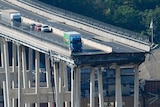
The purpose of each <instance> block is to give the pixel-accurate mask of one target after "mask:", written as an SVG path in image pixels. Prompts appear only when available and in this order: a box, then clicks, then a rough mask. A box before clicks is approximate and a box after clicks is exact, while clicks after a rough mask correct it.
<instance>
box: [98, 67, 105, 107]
mask: <svg viewBox="0 0 160 107" xmlns="http://www.w3.org/2000/svg"><path fill="white" fill-rule="evenodd" d="M98 93H99V107H104V98H103V82H102V70H101V67H98Z"/></svg>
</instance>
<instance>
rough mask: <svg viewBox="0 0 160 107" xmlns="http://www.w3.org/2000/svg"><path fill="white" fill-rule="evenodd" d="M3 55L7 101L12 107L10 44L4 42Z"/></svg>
mask: <svg viewBox="0 0 160 107" xmlns="http://www.w3.org/2000/svg"><path fill="white" fill-rule="evenodd" d="M2 51H3V55H4V68H5V77H6V94H7V96H6V99H7V107H11V99H10V89H11V85H10V72H9V60H8V59H9V56H8V43H7V42H6V41H5V40H4V41H3V49H2Z"/></svg>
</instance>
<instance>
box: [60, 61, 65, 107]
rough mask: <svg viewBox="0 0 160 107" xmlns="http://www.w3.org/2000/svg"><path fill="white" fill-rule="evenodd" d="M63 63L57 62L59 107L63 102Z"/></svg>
mask: <svg viewBox="0 0 160 107" xmlns="http://www.w3.org/2000/svg"><path fill="white" fill-rule="evenodd" d="M63 67H64V63H63V61H60V62H59V93H60V106H61V107H62V105H63V102H64V97H63V94H64V90H63V84H64V78H63V77H64V76H63V75H64V74H63V73H64V71H63Z"/></svg>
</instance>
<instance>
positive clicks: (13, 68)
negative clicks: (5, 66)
mask: <svg viewBox="0 0 160 107" xmlns="http://www.w3.org/2000/svg"><path fill="white" fill-rule="evenodd" d="M12 72H14V73H15V72H17V71H16V45H15V44H14V43H12ZM14 88H15V82H14V81H12V89H14ZM15 100H16V99H15V98H12V107H17V101H15Z"/></svg>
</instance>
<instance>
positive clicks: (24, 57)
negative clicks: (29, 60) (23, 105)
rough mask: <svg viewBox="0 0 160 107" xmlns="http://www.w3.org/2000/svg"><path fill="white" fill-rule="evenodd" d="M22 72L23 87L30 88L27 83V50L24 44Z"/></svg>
mask: <svg viewBox="0 0 160 107" xmlns="http://www.w3.org/2000/svg"><path fill="white" fill-rule="evenodd" d="M22 72H23V88H24V89H26V88H28V84H27V73H26V51H25V47H24V46H22Z"/></svg>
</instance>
